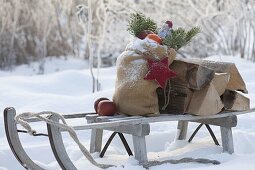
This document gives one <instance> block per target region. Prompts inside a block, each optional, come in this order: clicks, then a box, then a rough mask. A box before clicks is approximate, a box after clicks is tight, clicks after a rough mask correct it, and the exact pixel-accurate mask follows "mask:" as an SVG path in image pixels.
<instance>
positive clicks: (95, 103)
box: [94, 97, 110, 113]
mask: <svg viewBox="0 0 255 170" xmlns="http://www.w3.org/2000/svg"><path fill="white" fill-rule="evenodd" d="M102 100H110V99H108V98H106V97H101V98H99V99H97V100H96V101H95V102H94V109H95V111H96V113H97V106H98V103H99V102H100V101H102Z"/></svg>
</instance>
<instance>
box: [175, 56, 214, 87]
mask: <svg viewBox="0 0 255 170" xmlns="http://www.w3.org/2000/svg"><path fill="white" fill-rule="evenodd" d="M170 69H172V70H173V71H175V72H176V73H177V77H176V78H175V81H177V82H179V83H180V84H186V87H188V88H190V89H195V90H200V89H202V88H203V87H205V86H206V85H208V84H209V83H210V82H211V80H212V79H213V77H214V71H213V70H212V69H210V68H207V67H204V66H201V65H199V64H196V63H191V62H190V61H189V60H187V61H182V60H174V62H173V63H172V64H171V65H170Z"/></svg>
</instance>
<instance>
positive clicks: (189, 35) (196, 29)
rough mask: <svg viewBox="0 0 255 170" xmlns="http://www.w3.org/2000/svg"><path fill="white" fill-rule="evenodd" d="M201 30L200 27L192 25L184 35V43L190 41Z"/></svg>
mask: <svg viewBox="0 0 255 170" xmlns="http://www.w3.org/2000/svg"><path fill="white" fill-rule="evenodd" d="M200 32H201V29H200V28H199V27H193V28H191V29H190V30H189V31H188V32H187V33H186V37H185V41H186V44H188V43H189V42H190V40H191V39H192V38H193V37H195V36H196V35H197V34H198V33H200Z"/></svg>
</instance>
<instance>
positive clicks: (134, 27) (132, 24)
mask: <svg viewBox="0 0 255 170" xmlns="http://www.w3.org/2000/svg"><path fill="white" fill-rule="evenodd" d="M127 30H128V31H129V32H130V33H131V34H132V35H134V36H138V34H139V33H141V32H142V31H144V30H149V31H152V32H155V31H156V30H157V24H156V23H155V22H154V21H153V20H152V19H150V18H147V17H145V15H143V14H142V13H133V14H131V16H130V20H129V22H128V29H127Z"/></svg>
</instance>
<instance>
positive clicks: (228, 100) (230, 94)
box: [221, 90, 250, 111]
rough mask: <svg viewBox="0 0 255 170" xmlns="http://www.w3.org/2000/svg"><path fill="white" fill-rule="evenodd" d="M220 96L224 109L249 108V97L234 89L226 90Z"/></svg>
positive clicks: (240, 109) (237, 109) (239, 109)
mask: <svg viewBox="0 0 255 170" xmlns="http://www.w3.org/2000/svg"><path fill="white" fill-rule="evenodd" d="M221 98H222V101H223V103H224V108H225V110H231V111H242V110H249V109H250V99H249V98H247V97H245V96H243V95H242V94H240V93H238V92H236V91H231V90H226V91H225V92H224V94H223V95H222V96H221Z"/></svg>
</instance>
